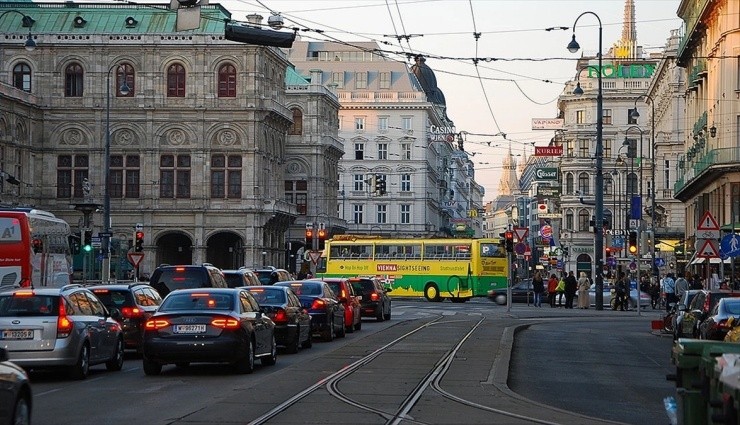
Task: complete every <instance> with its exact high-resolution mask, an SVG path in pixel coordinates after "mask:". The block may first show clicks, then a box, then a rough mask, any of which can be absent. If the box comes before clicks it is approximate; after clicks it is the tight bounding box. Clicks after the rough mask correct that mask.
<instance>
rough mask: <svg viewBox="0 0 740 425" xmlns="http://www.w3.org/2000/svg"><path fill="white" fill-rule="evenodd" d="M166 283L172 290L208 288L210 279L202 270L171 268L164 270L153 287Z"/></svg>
mask: <svg viewBox="0 0 740 425" xmlns="http://www.w3.org/2000/svg"><path fill="white" fill-rule="evenodd" d="M157 283H164V284H166V285H167V287H168V288H169V289H170V290H172V289H186V288H202V287H205V286H207V283H208V277H207V276H206V274H205V273H204V271H203V269H201V268H192V267H171V268H166V269H163V270H162V274H160V275H159V277H158V278H157V281H156V282H151V284H152V285H155V284H157Z"/></svg>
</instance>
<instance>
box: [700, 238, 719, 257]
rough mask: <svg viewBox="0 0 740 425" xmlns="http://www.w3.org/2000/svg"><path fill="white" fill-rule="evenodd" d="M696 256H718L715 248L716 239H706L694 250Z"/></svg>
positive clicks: (717, 250)
mask: <svg viewBox="0 0 740 425" xmlns="http://www.w3.org/2000/svg"><path fill="white" fill-rule="evenodd" d="M696 256H697V257H699V258H717V257H719V249H718V248H717V241H715V240H714V239H707V240H705V241H704V244H703V245H702V246H701V248H699V249H698V250H697V251H696Z"/></svg>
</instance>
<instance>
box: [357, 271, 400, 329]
mask: <svg viewBox="0 0 740 425" xmlns="http://www.w3.org/2000/svg"><path fill="white" fill-rule="evenodd" d="M349 281H350V283H351V284H352V287H353V288H354V290H355V294H357V295H360V296H361V297H362V298H360V306H361V308H360V311H361V312H362V317H375V318H376V319H377V320H378V322H382V321H383V320H390V319H391V299H390V297H389V296H388V293H387V292H388V290H386V289H385V288H384V287H383V284H382V283H381V282H380V280H378V279H376V278H374V277H353V278H350V280H349Z"/></svg>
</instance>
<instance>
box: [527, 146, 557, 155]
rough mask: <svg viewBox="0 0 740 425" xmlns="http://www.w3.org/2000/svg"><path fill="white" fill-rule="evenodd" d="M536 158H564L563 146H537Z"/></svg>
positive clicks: (535, 150) (535, 148)
mask: <svg viewBox="0 0 740 425" xmlns="http://www.w3.org/2000/svg"><path fill="white" fill-rule="evenodd" d="M534 156H563V147H562V146H535V147H534Z"/></svg>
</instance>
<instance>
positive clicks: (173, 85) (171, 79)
mask: <svg viewBox="0 0 740 425" xmlns="http://www.w3.org/2000/svg"><path fill="white" fill-rule="evenodd" d="M167 97H185V67H184V66H182V65H180V64H179V63H176V64H173V65H170V67H169V68H167Z"/></svg>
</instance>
